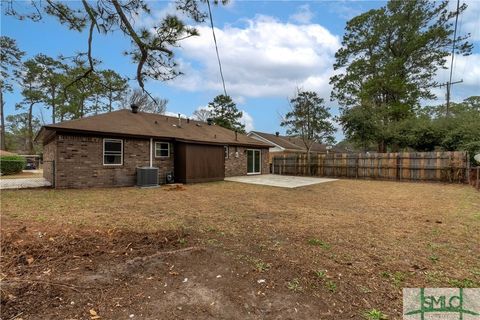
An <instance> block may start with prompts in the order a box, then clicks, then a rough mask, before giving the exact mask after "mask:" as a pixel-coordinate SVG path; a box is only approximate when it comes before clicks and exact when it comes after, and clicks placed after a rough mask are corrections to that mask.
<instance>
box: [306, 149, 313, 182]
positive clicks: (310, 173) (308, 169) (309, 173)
mask: <svg viewBox="0 0 480 320" xmlns="http://www.w3.org/2000/svg"><path fill="white" fill-rule="evenodd" d="M311 149H312V146H310V147H309V148H308V149H307V174H308V175H309V176H311V175H312V164H311V163H310V159H311V155H310V150H311Z"/></svg>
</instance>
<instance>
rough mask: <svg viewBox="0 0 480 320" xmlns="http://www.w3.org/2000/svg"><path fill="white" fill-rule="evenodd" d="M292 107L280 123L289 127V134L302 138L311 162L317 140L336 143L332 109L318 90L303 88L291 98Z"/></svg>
mask: <svg viewBox="0 0 480 320" xmlns="http://www.w3.org/2000/svg"><path fill="white" fill-rule="evenodd" d="M290 108H291V110H290V111H289V112H287V114H286V115H285V117H284V119H283V121H282V122H281V123H280V125H281V126H282V127H286V128H287V134H288V135H293V136H297V137H299V138H300V139H302V141H303V143H304V145H305V148H306V149H307V162H308V163H310V150H311V149H312V146H313V144H314V143H315V142H317V143H329V144H333V143H335V138H334V137H333V134H334V133H335V131H336V130H335V127H334V126H333V124H332V122H331V114H330V112H329V110H330V109H329V108H327V107H325V105H324V100H323V98H320V97H319V96H318V94H317V93H316V92H313V91H301V90H298V92H297V94H296V96H295V97H293V98H292V99H290ZM309 171H310V167H309Z"/></svg>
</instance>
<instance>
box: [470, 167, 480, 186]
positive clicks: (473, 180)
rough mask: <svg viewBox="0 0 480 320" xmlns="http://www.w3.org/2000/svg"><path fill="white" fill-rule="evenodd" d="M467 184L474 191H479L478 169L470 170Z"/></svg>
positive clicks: (479, 176) (479, 175)
mask: <svg viewBox="0 0 480 320" xmlns="http://www.w3.org/2000/svg"><path fill="white" fill-rule="evenodd" d="M469 182H470V184H471V185H472V186H474V187H475V189H477V190H480V167H474V168H470V179H469Z"/></svg>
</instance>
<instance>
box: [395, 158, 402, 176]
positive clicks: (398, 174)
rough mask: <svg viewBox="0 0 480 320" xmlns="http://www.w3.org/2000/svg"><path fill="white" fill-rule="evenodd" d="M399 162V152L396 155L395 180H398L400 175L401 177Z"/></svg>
mask: <svg viewBox="0 0 480 320" xmlns="http://www.w3.org/2000/svg"><path fill="white" fill-rule="evenodd" d="M400 162H401V160H400V152H398V153H397V172H396V174H395V176H396V177H395V178H396V179H397V180H400V175H401V173H400Z"/></svg>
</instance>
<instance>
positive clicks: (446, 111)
mask: <svg viewBox="0 0 480 320" xmlns="http://www.w3.org/2000/svg"><path fill="white" fill-rule="evenodd" d="M459 11H460V0H457V11H456V12H455V29H454V31H453V44H452V60H451V62H450V77H449V79H448V81H447V82H444V83H441V84H439V85H436V86H435V87H440V88H441V87H443V86H445V87H446V88H447V92H446V94H445V98H446V100H447V108H446V110H445V115H446V116H447V117H448V116H449V113H450V97H451V94H450V92H451V89H452V85H454V84H457V83H462V82H463V79H462V80H460V81H455V82H452V76H453V60H454V59H455V42H456V40H457V24H458V15H459V13H460V12H459Z"/></svg>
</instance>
